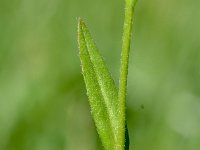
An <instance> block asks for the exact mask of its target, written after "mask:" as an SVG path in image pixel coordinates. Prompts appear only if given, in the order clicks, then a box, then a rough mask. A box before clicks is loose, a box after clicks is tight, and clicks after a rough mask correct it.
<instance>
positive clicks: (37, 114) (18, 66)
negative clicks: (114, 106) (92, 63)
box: [0, 0, 200, 150]
mask: <svg viewBox="0 0 200 150" xmlns="http://www.w3.org/2000/svg"><path fill="white" fill-rule="evenodd" d="M199 5H200V1H197V0H191V1H188V0H182V1H181V0H175V1H174V0H168V1H160V0H152V1H145V0H140V1H139V2H138V5H137V7H136V11H135V12H136V14H135V21H134V33H133V44H132V48H131V57H130V68H129V78H128V81H129V82H128V99H127V105H128V109H127V113H128V127H129V134H130V149H131V150H132V149H136V150H147V149H148V150H172V149H173V150H188V149H189V150H199V148H200V142H199V141H200V126H199V124H200V42H199V39H200V28H199V24H200V20H199V18H200V10H199ZM88 6H89V7H88ZM123 12H124V1H123V0H95V1H94V0H12V1H8V0H0V149H1V150H94V149H102V146H101V144H100V142H99V139H98V136H97V134H96V131H95V128H94V123H93V121H92V119H91V115H90V111H89V106H88V102H87V97H86V94H85V92H86V90H85V85H84V83H83V79H82V75H81V69H80V62H79V58H78V47H77V41H76V37H77V35H76V34H77V18H78V17H83V18H86V19H85V20H86V21H87V22H88V23H89V26H90V30H91V32H92V34H93V35H94V39H95V41H97V44H98V46H99V49H101V52H102V54H103V56H104V58H105V60H106V62H107V63H108V66H109V69H110V70H111V72H112V74H113V77H114V79H115V81H116V82H117V81H118V76H119V59H120V49H121V47H120V46H121V36H122V26H123ZM94 31H95V34H94Z"/></svg>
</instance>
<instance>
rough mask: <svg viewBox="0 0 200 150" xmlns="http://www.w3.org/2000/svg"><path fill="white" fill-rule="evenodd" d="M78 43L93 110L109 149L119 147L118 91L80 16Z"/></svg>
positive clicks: (112, 149) (99, 131)
mask: <svg viewBox="0 0 200 150" xmlns="http://www.w3.org/2000/svg"><path fill="white" fill-rule="evenodd" d="M78 44H79V50H80V60H81V65H82V72H83V76H84V80H85V84H86V89H87V95H88V98H89V103H90V107H91V113H92V116H93V119H94V122H95V125H96V128H97V132H98V134H99V136H100V138H101V141H102V144H103V146H104V148H105V149H106V150H115V149H116V147H117V142H116V141H117V139H116V138H117V131H118V91H117V88H116V86H115V84H114V81H113V79H112V77H111V74H110V73H109V71H108V69H107V67H106V64H105V62H104V60H103V58H102V56H101V55H100V53H99V51H98V49H97V47H96V45H95V43H94V41H93V39H92V37H91V35H90V33H89V30H88V28H87V27H86V25H85V24H84V22H83V21H82V20H81V19H79V23H78Z"/></svg>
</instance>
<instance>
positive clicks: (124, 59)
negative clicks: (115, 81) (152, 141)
mask: <svg viewBox="0 0 200 150" xmlns="http://www.w3.org/2000/svg"><path fill="white" fill-rule="evenodd" d="M135 3H136V0H125V19H124V29H123V38H122V41H123V43H122V52H121V66H120V79H119V95H118V100H119V129H118V137H117V150H124V148H125V118H126V113H125V111H126V110H125V108H126V91H127V90H126V89H127V75H128V63H129V51H130V41H131V32H132V22H133V13H134V6H135Z"/></svg>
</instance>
